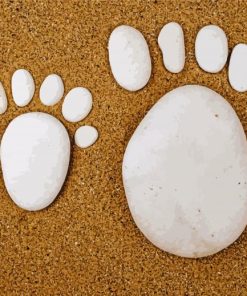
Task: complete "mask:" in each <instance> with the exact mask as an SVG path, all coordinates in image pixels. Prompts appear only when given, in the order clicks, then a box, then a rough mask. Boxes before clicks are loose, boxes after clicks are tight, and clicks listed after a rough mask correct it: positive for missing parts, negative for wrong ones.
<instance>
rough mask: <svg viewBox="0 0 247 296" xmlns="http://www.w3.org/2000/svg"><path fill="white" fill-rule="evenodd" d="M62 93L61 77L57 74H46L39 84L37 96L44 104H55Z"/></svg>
mask: <svg viewBox="0 0 247 296" xmlns="http://www.w3.org/2000/svg"><path fill="white" fill-rule="evenodd" d="M63 93H64V85H63V80H62V78H61V77H60V76H59V75H57V74H50V75H48V76H47V77H46V78H45V80H44V81H43V83H42V84H41V87H40V91H39V97H40V100H41V102H42V103H43V104H44V105H46V106H53V105H55V104H57V103H58V102H59V101H60V99H61V98H62V96H63Z"/></svg>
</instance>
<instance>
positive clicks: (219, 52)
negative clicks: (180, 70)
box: [195, 25, 228, 73]
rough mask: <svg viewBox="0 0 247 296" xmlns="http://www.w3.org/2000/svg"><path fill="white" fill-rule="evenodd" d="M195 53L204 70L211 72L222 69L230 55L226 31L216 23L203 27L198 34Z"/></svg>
mask: <svg viewBox="0 0 247 296" xmlns="http://www.w3.org/2000/svg"><path fill="white" fill-rule="evenodd" d="M195 55H196V60H197V62H198V64H199V66H200V67H201V68H202V69H203V70H204V71H206V72H209V73H217V72H219V71H221V70H222V69H223V67H224V66H225V64H226V60H227V56H228V42H227V37H226V34H225V32H224V31H223V30H222V29H221V28H220V27H218V26H215V25H208V26H205V27H203V28H202V29H201V30H200V31H199V32H198V34H197V36H196V43H195Z"/></svg>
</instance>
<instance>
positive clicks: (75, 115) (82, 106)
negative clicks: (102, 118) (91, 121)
mask: <svg viewBox="0 0 247 296" xmlns="http://www.w3.org/2000/svg"><path fill="white" fill-rule="evenodd" d="M92 106H93V100H92V95H91V93H90V91H89V90H87V89H86V88H84V87H76V88H73V89H72V90H70V91H69V93H68V94H67V95H66V97H65V99H64V101H63V106H62V113H63V116H64V118H65V119H66V120H68V121H70V122H78V121H80V120H82V119H84V118H85V117H86V116H87V115H88V114H89V112H90V111H91V109H92Z"/></svg>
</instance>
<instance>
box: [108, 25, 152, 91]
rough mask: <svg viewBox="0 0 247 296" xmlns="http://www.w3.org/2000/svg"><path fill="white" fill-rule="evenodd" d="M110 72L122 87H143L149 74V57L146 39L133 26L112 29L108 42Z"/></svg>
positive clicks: (128, 88) (133, 89)
mask: <svg viewBox="0 0 247 296" xmlns="http://www.w3.org/2000/svg"><path fill="white" fill-rule="evenodd" d="M108 50H109V61H110V66H111V70H112V74H113V76H114V78H115V79H116V81H117V82H118V84H119V85H121V86H122V87H123V88H125V89H127V90H130V91H136V90H139V89H141V88H143V87H144V86H145V85H146V84H147V83H148V80H149V78H150V76H151V66H152V65H151V58H150V54H149V49H148V45H147V42H146V40H145V39H144V37H143V35H142V34H141V33H140V32H139V31H138V30H136V29H135V28H133V27H130V26H126V25H122V26H119V27H117V28H115V29H114V30H113V32H112V33H111V36H110V39H109V44H108Z"/></svg>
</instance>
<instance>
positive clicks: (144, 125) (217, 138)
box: [123, 85, 247, 257]
mask: <svg viewBox="0 0 247 296" xmlns="http://www.w3.org/2000/svg"><path fill="white" fill-rule="evenodd" d="M123 182H124V188H125V192H126V196H127V200H128V204H129V208H130V211H131V213H132V215H133V218H134V220H135V222H136V224H137V226H138V227H139V229H140V230H141V231H142V232H143V234H144V235H145V236H146V237H147V238H148V239H149V240H150V241H151V242H152V243H153V244H154V245H156V246H158V247H159V248H161V249H162V250H165V251H167V252H170V253H173V254H176V255H179V256H184V257H203V256H207V255H212V254H214V253H216V252H219V251H220V250H222V249H224V248H226V247H228V246H229V245H230V244H232V243H233V242H234V241H235V240H236V239H237V238H238V237H239V236H240V234H241V233H242V232H243V230H244V229H245V227H246V224H247V141H246V136H245V133H244V130H243V127H242V125H241V122H240V120H239V118H238V116H237V114H236V113H235V111H234V110H233V108H232V107H231V105H230V104H229V103H228V102H227V101H226V100H225V99H224V98H223V97H222V96H221V95H219V94H218V93H216V92H214V91H213V90H211V89H209V88H207V87H203V86H199V85H186V86H182V87H179V88H176V89H174V90H172V91H170V92H168V93H167V94H166V95H165V96H164V97H162V98H161V99H160V100H159V101H158V102H157V103H156V104H155V105H154V106H153V107H152V108H151V110H150V111H149V112H148V113H147V114H146V116H145V117H144V119H143V120H142V122H141V123H140V125H139V126H138V127H137V129H136V131H135V132H134V134H133V136H132V137H131V139H130V141H129V144H128V146H127V148H126V152H125V155H124V160H123Z"/></svg>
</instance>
